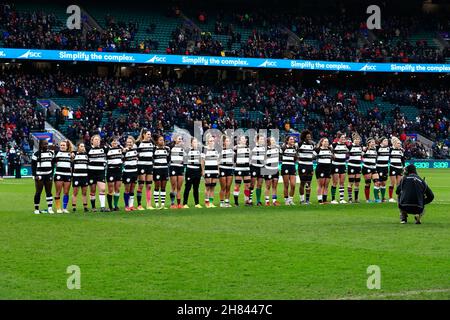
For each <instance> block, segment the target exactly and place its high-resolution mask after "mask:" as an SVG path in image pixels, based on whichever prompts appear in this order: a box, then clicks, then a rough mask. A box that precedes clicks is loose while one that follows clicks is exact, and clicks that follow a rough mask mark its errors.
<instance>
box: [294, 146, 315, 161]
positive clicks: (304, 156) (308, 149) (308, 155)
mask: <svg viewBox="0 0 450 320" xmlns="http://www.w3.org/2000/svg"><path fill="white" fill-rule="evenodd" d="M297 156H298V164H301V165H305V166H312V165H313V158H314V144H313V143H307V142H301V143H300V145H299V146H298V149H297Z"/></svg>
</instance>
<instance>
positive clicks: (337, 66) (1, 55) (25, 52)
mask: <svg viewBox="0 0 450 320" xmlns="http://www.w3.org/2000/svg"><path fill="white" fill-rule="evenodd" d="M0 59H25V60H56V61H86V62H112V63H139V64H160V65H185V66H210V67H242V68H269V69H270V68H272V69H298V70H320V71H352V72H407V73H422V72H425V73H447V72H450V64H426V63H425V64H423V63H371V62H369V63H361V62H341V61H319V60H289V59H264V58H243V57H212V56H182V55H167V54H143V53H119V52H94V51H66V50H40V49H10V48H0Z"/></svg>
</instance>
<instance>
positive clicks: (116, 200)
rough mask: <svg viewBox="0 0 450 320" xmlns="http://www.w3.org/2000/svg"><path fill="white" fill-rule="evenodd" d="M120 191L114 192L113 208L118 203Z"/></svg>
mask: <svg viewBox="0 0 450 320" xmlns="http://www.w3.org/2000/svg"><path fill="white" fill-rule="evenodd" d="M119 198H120V193H119V192H117V193H114V208H117V207H118V205H119Z"/></svg>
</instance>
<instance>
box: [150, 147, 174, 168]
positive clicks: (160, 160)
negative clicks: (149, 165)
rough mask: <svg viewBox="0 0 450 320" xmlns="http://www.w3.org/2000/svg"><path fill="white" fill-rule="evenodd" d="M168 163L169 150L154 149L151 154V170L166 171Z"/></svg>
mask: <svg viewBox="0 0 450 320" xmlns="http://www.w3.org/2000/svg"><path fill="white" fill-rule="evenodd" d="M169 162H170V149H169V147H167V146H163V147H155V150H154V152H153V168H154V169H168V167H169Z"/></svg>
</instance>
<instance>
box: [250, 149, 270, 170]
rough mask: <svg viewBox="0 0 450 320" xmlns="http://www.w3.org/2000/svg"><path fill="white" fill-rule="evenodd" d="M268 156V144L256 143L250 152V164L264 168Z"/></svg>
mask: <svg viewBox="0 0 450 320" xmlns="http://www.w3.org/2000/svg"><path fill="white" fill-rule="evenodd" d="M265 157H266V146H264V145H258V144H257V145H255V147H254V148H253V149H252V150H251V153H250V164H251V165H252V166H253V167H257V168H262V167H264V159H265Z"/></svg>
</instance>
